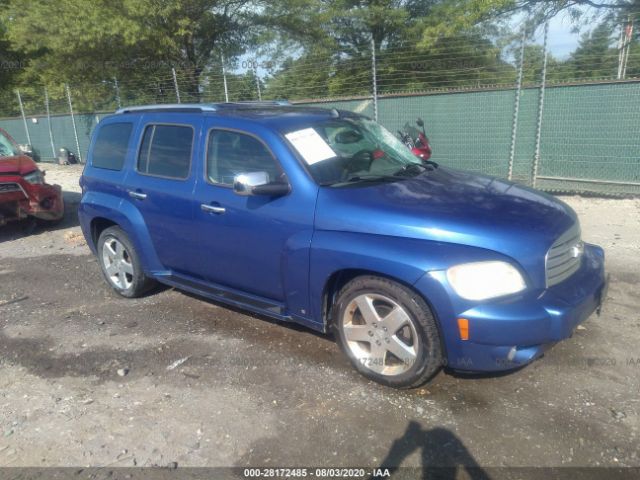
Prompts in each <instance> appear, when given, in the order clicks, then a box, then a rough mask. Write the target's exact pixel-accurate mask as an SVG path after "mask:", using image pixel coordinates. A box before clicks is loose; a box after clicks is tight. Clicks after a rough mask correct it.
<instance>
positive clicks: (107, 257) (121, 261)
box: [98, 226, 154, 298]
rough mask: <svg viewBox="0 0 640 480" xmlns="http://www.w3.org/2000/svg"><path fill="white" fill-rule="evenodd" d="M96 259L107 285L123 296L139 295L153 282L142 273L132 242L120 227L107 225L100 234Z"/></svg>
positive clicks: (133, 296) (132, 296)
mask: <svg viewBox="0 0 640 480" xmlns="http://www.w3.org/2000/svg"><path fill="white" fill-rule="evenodd" d="M98 260H99V262H100V267H101V268H102V273H103V274H104V277H105V278H106V280H107V282H108V283H109V285H111V287H112V288H113V289H114V290H115V291H116V292H117V293H119V294H120V295H122V296H123V297H128V298H135V297H139V296H141V295H143V294H144V293H145V292H147V291H148V290H149V289H150V288H151V287H152V286H153V284H154V282H153V280H151V279H150V278H148V277H147V276H146V275H145V274H144V271H143V269H142V265H141V263H140V259H139V258H138V254H137V252H136V250H135V248H134V247H133V243H131V240H130V239H129V237H128V236H127V234H126V233H125V232H124V231H123V230H122V229H121V228H120V227H116V226H114V227H109V228H107V229H105V230H104V231H103V232H102V233H101V234H100V238H99V239H98Z"/></svg>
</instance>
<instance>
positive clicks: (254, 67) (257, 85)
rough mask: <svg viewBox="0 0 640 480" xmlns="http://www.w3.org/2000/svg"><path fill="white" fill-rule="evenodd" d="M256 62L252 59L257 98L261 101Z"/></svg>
mask: <svg viewBox="0 0 640 480" xmlns="http://www.w3.org/2000/svg"><path fill="white" fill-rule="evenodd" d="M257 64H258V62H256V61H255V60H254V61H253V75H254V76H255V77H256V87H257V89H258V100H259V101H262V92H261V91H260V78H258V66H257Z"/></svg>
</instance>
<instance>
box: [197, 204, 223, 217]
mask: <svg viewBox="0 0 640 480" xmlns="http://www.w3.org/2000/svg"><path fill="white" fill-rule="evenodd" d="M200 208H201V209H202V210H203V211H205V212H209V213H217V214H221V213H224V212H226V211H227V209H226V208H224V207H216V206H215V205H207V204H206V203H203V204H202V205H200Z"/></svg>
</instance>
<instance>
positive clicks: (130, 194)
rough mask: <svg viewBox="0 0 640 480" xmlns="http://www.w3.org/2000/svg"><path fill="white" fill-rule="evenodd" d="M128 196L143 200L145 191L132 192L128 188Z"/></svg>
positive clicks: (145, 195)
mask: <svg viewBox="0 0 640 480" xmlns="http://www.w3.org/2000/svg"><path fill="white" fill-rule="evenodd" d="M129 196H130V197H131V198H135V199H136V200H144V199H145V198H147V194H146V193H140V192H134V191H133V190H129Z"/></svg>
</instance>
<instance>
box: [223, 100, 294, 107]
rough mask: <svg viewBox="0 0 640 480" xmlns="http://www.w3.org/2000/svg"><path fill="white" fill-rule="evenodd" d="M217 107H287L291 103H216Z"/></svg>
mask: <svg viewBox="0 0 640 480" xmlns="http://www.w3.org/2000/svg"><path fill="white" fill-rule="evenodd" d="M215 105H216V106H217V107H237V106H248V107H287V106H291V105H292V103H291V102H290V101H289V100H243V101H239V102H226V103H216V104H215Z"/></svg>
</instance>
